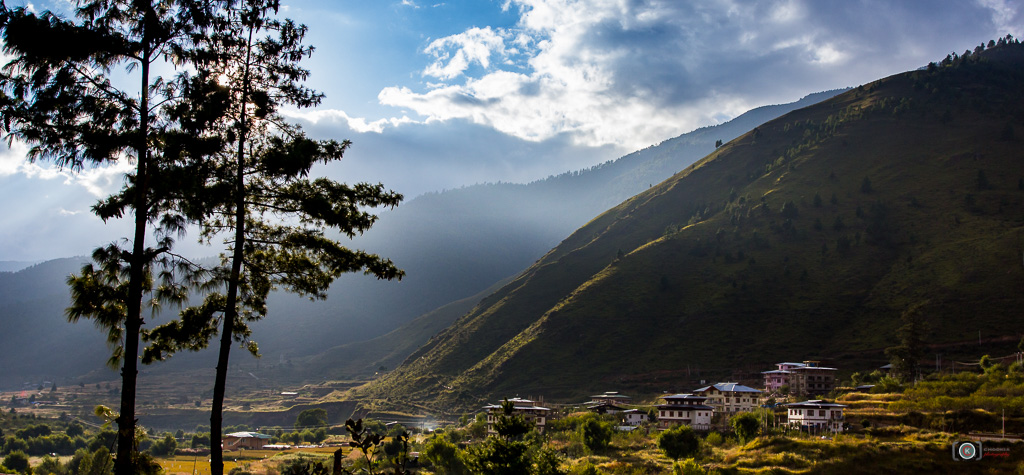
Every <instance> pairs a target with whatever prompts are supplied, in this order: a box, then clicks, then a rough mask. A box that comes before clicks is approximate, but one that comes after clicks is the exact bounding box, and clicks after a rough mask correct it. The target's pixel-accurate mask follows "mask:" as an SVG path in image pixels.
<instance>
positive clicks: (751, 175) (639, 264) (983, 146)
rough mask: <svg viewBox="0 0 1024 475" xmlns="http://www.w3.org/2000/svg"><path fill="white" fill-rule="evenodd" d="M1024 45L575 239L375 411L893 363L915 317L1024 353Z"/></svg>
mask: <svg viewBox="0 0 1024 475" xmlns="http://www.w3.org/2000/svg"><path fill="white" fill-rule="evenodd" d="M1021 49H1022V48H1021V47H1020V46H1019V45H1010V46H1005V47H999V48H996V49H991V50H988V51H986V52H984V53H983V54H982V55H981V56H982V57H981V58H980V59H979V58H978V57H971V58H964V59H959V58H958V59H957V60H955V61H949V62H946V63H944V64H942V65H938V66H937V67H933V68H929V69H928V70H921V71H914V72H909V73H905V74H901V75H897V76H893V77H890V78H886V79H883V80H880V81H877V82H875V83H872V84H867V85H864V86H862V87H859V88H857V89H855V90H851V91H849V92H847V93H844V94H841V95H839V96H836V97H834V98H832V99H830V100H828V101H825V102H822V103H820V104H817V105H814V106H811V107H808V108H805V109H801V110H798V111H795V112H792V113H790V114H787V115H785V116H783V117H781V118H779V119H776V120H773V121H771V122H768V123H765V124H763V125H760V126H758V127H757V128H755V129H754V130H752V131H750V132H749V133H747V134H745V135H743V136H741V137H739V138H737V139H736V140H733V141H732V142H730V143H728V144H726V145H725V146H723V147H721V148H719V149H718V150H716V151H715V152H714V153H712V154H711V155H709V156H707V157H706V158H704V159H703V160H701V161H699V162H697V163H695V164H694V165H692V166H690V167H689V168H687V169H686V170H684V171H682V172H681V173H679V174H677V175H675V176H673V177H672V178H670V179H669V180H666V181H665V182H662V183H661V184H659V185H657V186H654V187H651V188H650V189H649V190H647V191H645V192H643V193H640V194H639V195H637V196H635V197H633V198H631V199H629V200H627V201H625V202H623V203H622V204H620V205H618V206H616V207H615V208H612V209H611V210H609V211H607V212H605V213H604V214H602V215H600V216H598V217H597V218H595V219H594V220H592V221H591V222H590V223H588V224H587V225H585V226H583V227H582V228H580V229H579V230H578V231H576V232H575V233H573V234H572V235H571V236H570V237H568V238H567V239H566V240H564V241H563V242H562V243H561V244H560V245H559V246H557V247H556V248H554V249H553V250H551V251H550V252H549V253H548V254H547V255H546V256H545V257H544V258H542V259H541V260H539V261H538V262H537V263H536V264H535V265H534V266H532V267H531V268H530V269H528V270H527V271H526V272H524V273H523V274H521V275H520V276H519V277H518V278H517V279H516V280H514V281H513V282H512V283H510V284H509V285H507V286H505V287H504V288H502V289H501V290H500V291H498V292H496V293H495V294H493V295H491V296H490V297H488V298H487V299H485V300H484V301H483V302H482V303H481V304H480V305H479V306H478V307H477V308H476V309H475V310H474V311H473V312H471V313H470V314H468V315H466V316H464V317H463V318H462V319H460V320H459V321H457V322H456V324H455V325H453V326H452V327H451V328H449V329H448V330H446V331H445V332H444V333H442V334H440V335H438V336H437V337H435V338H434V339H432V340H431V342H430V343H428V344H427V345H426V346H424V347H423V348H421V349H420V350H419V351H418V352H417V353H415V354H413V355H412V356H411V357H410V358H409V359H408V360H407V361H406V363H405V364H404V365H403V366H402V367H401V368H399V369H398V370H397V371H395V372H393V373H392V374H391V375H390V376H389V377H387V378H384V379H383V380H381V381H378V382H377V383H375V384H374V385H372V386H370V387H369V388H367V390H366V394H367V395H370V396H373V395H385V394H387V395H391V396H393V397H394V396H398V395H401V396H400V397H405V398H409V399H411V400H419V401H430V402H434V403H437V404H438V407H444V406H447V405H452V404H454V405H474V404H477V403H479V402H480V401H482V400H486V399H488V398H490V399H493V398H496V397H501V396H504V395H511V394H520V395H527V394H534V395H537V394H543V395H546V396H548V397H549V398H573V397H578V396H581V395H585V394H590V393H592V392H593V391H597V390H604V389H608V388H611V387H615V388H623V387H626V388H634V389H635V390H639V391H648V392H660V391H662V390H686V389H692V387H690V386H689V385H690V384H693V383H694V382H695V381H696V380H698V379H704V378H708V379H711V378H725V377H729V376H732V375H740V376H742V375H744V373H745V374H747V375H756V374H757V371H760V370H763V369H767V367H768V366H769V365H770V364H771V363H773V362H775V361H782V360H800V359H806V358H821V359H826V360H828V361H829V362H831V363H833V364H836V365H839V366H843V365H847V367H850V366H852V365H855V364H871V363H873V362H877V363H878V364H881V363H884V356H883V355H882V351H881V350H882V349H883V348H884V347H886V346H891V345H893V344H895V343H896V341H895V337H894V336H893V331H894V330H895V329H896V328H897V327H898V326H899V325H900V323H899V316H900V315H901V313H903V312H904V311H906V310H907V309H908V308H910V307H911V306H916V307H918V308H919V309H920V311H921V313H922V315H925V319H926V321H927V323H928V326H929V331H928V334H927V335H925V338H926V340H927V341H928V343H931V344H935V345H954V344H957V343H960V342H963V341H964V340H971V339H972V338H973V339H977V338H978V332H979V330H980V331H981V333H982V337H983V338H985V339H989V338H993V337H999V336H1017V335H1019V334H1020V333H1021V331H1022V330H1024V323H1022V322H1021V321H1020V319H1019V308H1021V304H1022V303H1024V294H1022V292H1021V291H1020V289H1021V288H1024V268H1022V265H1021V252H1022V249H1024V234H1022V231H1024V156H1022V152H1021V138H1024V52H1022V51H1021ZM950 348H955V347H950ZM973 350H977V347H975V348H973ZM858 369H860V368H858Z"/></svg>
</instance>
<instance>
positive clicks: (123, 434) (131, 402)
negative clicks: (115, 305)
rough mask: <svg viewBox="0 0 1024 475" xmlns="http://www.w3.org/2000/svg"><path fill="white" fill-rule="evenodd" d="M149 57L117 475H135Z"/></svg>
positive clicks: (137, 149) (143, 99) (142, 103)
mask: <svg viewBox="0 0 1024 475" xmlns="http://www.w3.org/2000/svg"><path fill="white" fill-rule="evenodd" d="M149 54H150V52H149V51H148V50H147V51H146V52H145V53H144V54H143V60H142V61H141V63H142V64H141V66H142V74H141V75H142V90H141V93H140V101H139V111H140V112H139V114H140V117H139V143H138V144H136V146H135V152H136V156H137V157H138V164H137V165H136V186H135V197H134V198H135V203H134V207H135V236H134V240H133V242H132V255H131V262H130V263H129V266H130V270H129V278H128V301H127V302H126V303H125V306H126V315H125V322H124V353H123V354H122V357H123V358H124V361H123V366H122V368H121V408H120V411H119V414H118V418H117V456H116V458H115V459H114V460H115V464H114V473H115V474H116V475H133V474H134V473H135V469H134V465H135V464H134V463H133V462H134V461H133V459H134V452H135V425H136V423H137V422H138V421H137V420H136V419H135V392H136V386H137V380H138V375H139V332H140V330H141V329H142V325H143V319H142V294H143V291H144V289H143V286H142V284H143V281H144V279H145V277H146V267H147V265H148V264H149V263H148V262H147V261H148V259H149V258H148V256H146V227H147V225H148V224H149V223H148V222H149V203H148V201H149V197H148V192H149V168H148V167H149V144H148V143H147V138H148V136H149Z"/></svg>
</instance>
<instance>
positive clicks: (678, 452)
mask: <svg viewBox="0 0 1024 475" xmlns="http://www.w3.org/2000/svg"><path fill="white" fill-rule="evenodd" d="M658 448H660V449H661V450H662V452H664V453H665V455H666V456H667V457H668V458H670V459H672V460H679V459H681V458H685V457H691V456H694V455H696V454H697V453H698V451H699V450H700V438H698V437H697V433H696V432H694V431H693V429H692V428H691V427H690V426H686V425H679V426H676V427H673V428H671V429H668V430H666V431H665V432H662V433H661V435H660V436H659V437H658Z"/></svg>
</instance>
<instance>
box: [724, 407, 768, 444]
mask: <svg viewBox="0 0 1024 475" xmlns="http://www.w3.org/2000/svg"><path fill="white" fill-rule="evenodd" d="M729 425H731V426H732V430H733V431H734V432H736V437H737V438H739V439H740V443H743V444H745V443H747V442H749V441H750V440H752V439H753V438H754V437H757V433H758V431H759V430H760V429H761V421H759V420H757V416H755V415H754V414H752V413H750V412H741V413H739V414H736V415H735V416H732V419H730V420H729Z"/></svg>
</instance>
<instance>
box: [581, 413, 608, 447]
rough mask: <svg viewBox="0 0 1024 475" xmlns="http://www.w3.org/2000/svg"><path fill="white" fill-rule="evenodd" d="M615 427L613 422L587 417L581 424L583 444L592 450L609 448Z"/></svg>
mask: <svg viewBox="0 0 1024 475" xmlns="http://www.w3.org/2000/svg"><path fill="white" fill-rule="evenodd" d="M614 431H615V429H614V428H613V427H612V425H611V424H609V423H607V422H603V421H599V420H597V419H587V420H586V421H584V422H583V424H581V425H580V428H579V434H580V438H582V440H583V444H584V445H586V446H587V448H588V449H590V450H591V451H598V450H604V449H606V448H608V444H609V442H611V440H612V433H613V432H614Z"/></svg>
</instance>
